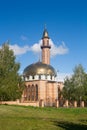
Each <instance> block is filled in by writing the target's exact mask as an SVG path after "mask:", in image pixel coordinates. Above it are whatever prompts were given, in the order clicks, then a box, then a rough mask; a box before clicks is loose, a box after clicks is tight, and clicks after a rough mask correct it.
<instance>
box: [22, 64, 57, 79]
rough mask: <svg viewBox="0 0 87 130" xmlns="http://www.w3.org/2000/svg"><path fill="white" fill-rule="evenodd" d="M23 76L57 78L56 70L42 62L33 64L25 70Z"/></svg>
mask: <svg viewBox="0 0 87 130" xmlns="http://www.w3.org/2000/svg"><path fill="white" fill-rule="evenodd" d="M23 75H25V76H29V75H31V76H34V75H51V76H56V75H57V73H56V71H55V69H54V68H53V67H52V66H51V65H48V64H44V63H42V62H36V63H33V64H31V65H29V66H27V67H26V68H25V69H24V72H23Z"/></svg>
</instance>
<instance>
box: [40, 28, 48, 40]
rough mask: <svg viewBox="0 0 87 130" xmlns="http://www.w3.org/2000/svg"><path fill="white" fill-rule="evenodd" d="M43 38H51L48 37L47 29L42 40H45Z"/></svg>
mask: <svg viewBox="0 0 87 130" xmlns="http://www.w3.org/2000/svg"><path fill="white" fill-rule="evenodd" d="M43 38H49V36H48V31H47V29H46V28H45V29H44V32H43V36H42V39H43Z"/></svg>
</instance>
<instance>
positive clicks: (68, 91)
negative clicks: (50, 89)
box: [62, 64, 87, 100]
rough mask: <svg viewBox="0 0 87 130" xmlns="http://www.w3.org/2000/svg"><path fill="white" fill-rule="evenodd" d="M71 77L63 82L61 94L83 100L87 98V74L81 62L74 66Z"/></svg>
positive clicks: (68, 97)
mask: <svg viewBox="0 0 87 130" xmlns="http://www.w3.org/2000/svg"><path fill="white" fill-rule="evenodd" d="M73 72H74V73H73V75H72V77H71V78H67V79H66V80H65V82H64V88H63V92H62V93H63V96H64V98H66V99H69V100H70V99H72V100H85V99H86V98H87V74H86V73H85V71H84V68H83V67H82V65H81V64H79V65H78V66H75V68H74V71H73Z"/></svg>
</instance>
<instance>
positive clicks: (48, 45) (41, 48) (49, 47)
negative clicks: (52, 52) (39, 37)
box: [41, 45, 51, 49]
mask: <svg viewBox="0 0 87 130" xmlns="http://www.w3.org/2000/svg"><path fill="white" fill-rule="evenodd" d="M43 48H49V49H50V48H51V46H50V45H48V46H43V45H42V46H41V49H43Z"/></svg>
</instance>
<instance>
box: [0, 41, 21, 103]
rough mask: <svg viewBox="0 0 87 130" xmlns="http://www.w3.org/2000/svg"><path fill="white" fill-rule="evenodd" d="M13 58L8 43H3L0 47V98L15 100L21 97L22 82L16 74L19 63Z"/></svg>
mask: <svg viewBox="0 0 87 130" xmlns="http://www.w3.org/2000/svg"><path fill="white" fill-rule="evenodd" d="M15 60H16V57H15V55H14V52H13V51H12V50H10V49H9V44H8V43H5V44H3V45H2V48H0V100H3V101H4V100H16V99H18V98H20V97H21V94H22V90H23V83H22V80H21V76H20V75H19V74H18V70H19V68H20V64H19V63H16V61H15Z"/></svg>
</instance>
